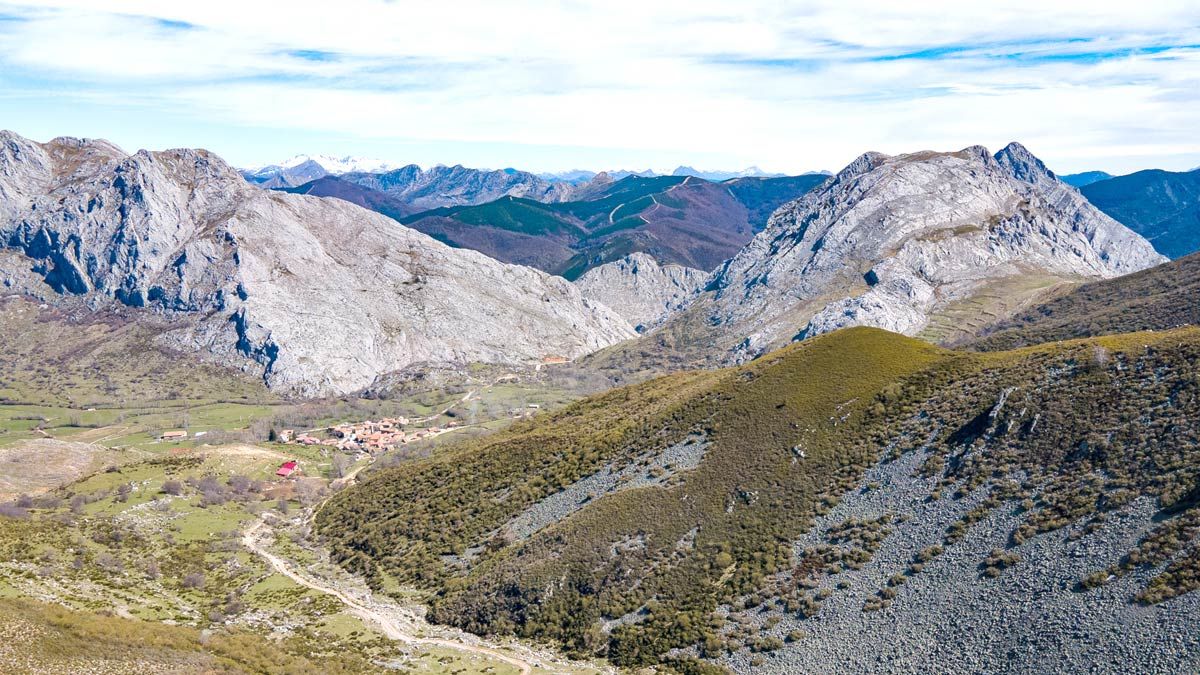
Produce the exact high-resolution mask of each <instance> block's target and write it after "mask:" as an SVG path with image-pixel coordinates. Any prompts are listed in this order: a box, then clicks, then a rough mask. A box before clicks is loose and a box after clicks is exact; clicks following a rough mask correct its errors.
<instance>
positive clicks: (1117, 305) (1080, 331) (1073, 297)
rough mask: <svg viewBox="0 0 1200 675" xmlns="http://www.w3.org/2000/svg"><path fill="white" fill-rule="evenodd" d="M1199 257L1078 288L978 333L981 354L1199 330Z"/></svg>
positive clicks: (973, 343)
mask: <svg viewBox="0 0 1200 675" xmlns="http://www.w3.org/2000/svg"><path fill="white" fill-rule="evenodd" d="M1198 294H1200V254H1192V255H1189V256H1185V257H1183V258H1180V259H1178V260H1174V261H1172V262H1169V263H1164V264H1162V265H1158V266H1157V267H1151V268H1150V269H1147V270H1142V271H1141V272H1136V273H1134V274H1129V275H1126V276H1123V277H1117V278H1115V279H1107V280H1104V281H1096V282H1092V283H1089V284H1084V285H1082V286H1079V287H1077V288H1075V289H1073V290H1072V291H1070V292H1068V293H1066V294H1065V295H1062V296H1061V297H1058V298H1055V299H1054V300H1051V301H1049V302H1046V303H1044V304H1041V305H1038V306H1036V307H1033V308H1031V309H1029V310H1027V311H1025V312H1022V313H1020V314H1018V315H1016V316H1014V317H1012V318H1011V319H1007V320H1004V321H1000V322H997V323H995V324H993V325H991V326H988V327H987V328H985V329H984V330H983V331H982V337H979V338H977V339H974V340H972V341H968V342H969V344H971V345H972V346H973V347H975V348H977V349H984V350H996V349H1011V348H1013V347H1021V346H1025V345H1030V344H1038V343H1041V342H1050V341H1052V340H1070V339H1072V338H1080V337H1087V336H1093V335H1109V334H1113V333H1128V332H1131V331H1140V330H1167V329H1171V328H1177V327H1179V326H1186V325H1198V324H1200V295H1198Z"/></svg>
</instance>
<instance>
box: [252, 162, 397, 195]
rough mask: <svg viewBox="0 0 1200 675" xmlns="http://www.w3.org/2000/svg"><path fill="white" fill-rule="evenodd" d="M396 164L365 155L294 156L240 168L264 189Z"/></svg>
mask: <svg viewBox="0 0 1200 675" xmlns="http://www.w3.org/2000/svg"><path fill="white" fill-rule="evenodd" d="M399 166H400V165H398V164H393V163H391V162H385V161H383V160H381V159H369V158H365V157H353V156H350V155H347V156H345V157H334V156H332V155H294V156H292V157H289V158H287V159H285V160H283V161H282V162H279V163H277V164H267V165H264V166H259V167H254V168H250V169H242V171H241V173H242V176H243V177H245V179H246V180H248V181H250V182H251V183H254V184H255V185H258V186H259V187H264V188H289V187H296V186H297V185H303V184H304V183H307V182H308V181H311V180H316V179H318V178H324V177H325V176H330V175H333V176H341V175H343V174H347V173H383V172H385V171H392V170H393V169H396V168H398V167H399Z"/></svg>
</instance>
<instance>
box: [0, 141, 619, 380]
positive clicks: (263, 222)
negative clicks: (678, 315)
mask: <svg viewBox="0 0 1200 675" xmlns="http://www.w3.org/2000/svg"><path fill="white" fill-rule="evenodd" d="M0 242H2V244H3V246H4V247H8V248H9V249H15V252H16V254H15V257H14V255H13V254H12V253H10V254H9V255H5V256H4V257H3V258H0V260H2V261H3V262H0V265H7V266H12V265H14V264H19V265H24V266H25V269H21V270H11V271H10V270H4V272H5V273H4V274H0V278H3V279H7V280H9V281H8V283H10V284H13V283H16V282H14V281H13V280H22V279H25V280H28V279H30V278H34V279H40V280H41V281H39V282H38V283H39V284H40V283H41V282H42V281H44V284H45V285H48V286H50V287H51V288H53V289H54V291H57V294H49V295H50V297H51V301H55V302H63V303H70V302H75V303H78V302H80V301H83V302H85V303H86V304H87V306H89V307H91V308H93V309H95V308H101V307H104V306H106V305H108V306H120V305H124V306H128V307H135V308H142V309H141V310H140V312H139V317H141V318H143V319H144V320H148V321H149V320H161V322H162V323H163V325H164V326H166V327H167V328H169V329H164V331H165V332H164V333H163V334H162V335H161V336H160V338H159V339H160V340H163V341H164V342H165V343H167V344H169V345H171V346H173V347H177V348H181V349H184V350H188V351H195V352H199V353H201V354H204V355H206V356H208V357H210V358H214V359H215V360H217V361H219V362H222V363H226V364H230V365H234V366H238V367H242V368H245V369H248V370H254V371H257V372H261V373H262V374H263V376H264V378H265V379H266V381H267V383H268V384H269V385H270V386H272V387H273V388H276V389H280V390H285V391H291V392H295V393H299V394H305V395H314V394H335V393H345V392H350V391H354V390H357V389H361V388H363V387H367V386H369V385H370V384H371V383H372V381H373V380H374V379H375V378H376V377H377V376H379V375H381V374H384V373H388V372H391V371H395V370H399V369H401V368H405V367H407V366H410V365H413V364H420V363H427V362H429V363H455V364H462V363H468V362H493V363H520V362H529V361H536V360H540V359H541V358H543V357H545V356H549V355H555V356H564V357H568V358H573V357H577V356H580V355H583V354H586V353H589V352H591V351H594V350H597V349H600V348H602V347H605V346H607V345H610V344H613V343H614V342H618V341H620V340H624V339H626V338H629V337H631V336H633V335H634V334H635V333H634V331H633V329H632V327H631V326H630V325H629V324H628V323H627V322H626V321H625V320H623V319H621V318H620V317H619V316H617V315H616V314H614V313H613V312H612V311H610V310H609V309H608V308H607V307H604V306H603V305H600V304H598V303H595V302H593V301H590V300H587V299H585V298H583V297H582V296H581V294H580V292H579V291H578V290H577V289H576V288H575V287H574V286H573V285H572V284H571V283H570V282H568V281H566V280H565V279H561V278H558V277H553V276H550V275H548V274H545V273H543V272H539V271H537V270H533V269H530V268H527V267H521V266H517V265H507V264H503V263H500V262H498V261H495V260H492V259H491V258H488V257H486V256H484V255H482V254H479V253H476V252H474V251H466V250H459V249H453V248H450V247H449V246H446V245H444V244H442V243H440V242H438V241H436V240H434V239H432V238H430V237H428V236H426V235H424V234H421V233H419V232H416V231H414V230H411V229H409V228H406V227H404V226H402V225H399V224H398V223H396V222H395V221H394V220H392V219H390V218H387V217H385V216H382V215H380V214H377V213H374V212H371V211H368V210H366V209H363V208H360V207H358V206H355V205H353V204H350V203H347V202H344V201H341V200H335V199H320V198H315V197H307V196H303V195H294V194H286V193H281V192H273V191H266V190H262V189H259V188H257V187H254V186H252V185H249V184H248V183H246V182H245V181H244V180H243V179H242V177H241V176H240V175H239V174H238V173H237V171H235V170H234V169H233V168H231V167H230V166H229V165H227V164H226V163H225V162H224V161H222V160H221V159H220V158H219V157H216V156H215V155H213V154H211V153H209V152H207V151H204V150H168V151H164V152H147V151H140V152H137V153H135V154H132V155H126V154H125V153H123V152H121V151H120V149H118V148H116V147H115V146H113V145H111V144H109V143H106V142H104V141H91V140H79V139H55V140H53V141H50V142H49V143H45V144H39V143H35V142H32V141H30V140H28V139H24V138H22V137H20V136H18V135H16V134H13V133H10V132H0ZM14 260H15V261H16V262H14ZM30 271H32V272H33V273H35V274H36V275H37V276H36V277H33V276H32V275H31V274H30ZM16 290H18V291H25V292H28V293H31V294H40V295H41V296H42V297H46V295H47V294H46V289H45V288H44V286H43V287H41V288H17V289H16Z"/></svg>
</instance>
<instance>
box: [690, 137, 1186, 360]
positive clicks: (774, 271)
mask: <svg viewBox="0 0 1200 675" xmlns="http://www.w3.org/2000/svg"><path fill="white" fill-rule="evenodd" d="M1162 260H1163V258H1162V256H1160V255H1158V254H1157V253H1156V252H1155V251H1154V250H1153V248H1152V247H1151V246H1150V244H1149V243H1148V242H1147V241H1146V240H1145V239H1142V238H1141V237H1140V236H1138V235H1137V234H1135V233H1133V232H1132V231H1130V230H1129V229H1128V228H1125V227H1124V226H1123V225H1121V224H1119V223H1117V222H1116V221H1114V220H1112V219H1111V218H1109V217H1107V216H1105V215H1104V214H1103V213H1100V212H1099V211H1097V210H1096V209H1095V208H1094V207H1092V205H1091V204H1089V203H1088V202H1087V200H1086V199H1084V198H1083V197H1082V196H1080V195H1079V193H1078V192H1076V191H1075V190H1073V189H1071V188H1069V187H1068V186H1066V185H1065V184H1063V183H1061V182H1059V181H1058V180H1057V179H1056V178H1054V175H1053V174H1052V173H1050V172H1049V171H1048V170H1047V169H1046V168H1045V165H1044V164H1042V162H1041V161H1040V160H1038V159H1037V158H1036V157H1034V156H1033V155H1032V154H1031V153H1029V151H1028V150H1026V149H1025V148H1023V147H1022V146H1020V145H1018V144H1012V145H1010V146H1008V147H1006V148H1005V149H1004V150H1002V151H1001V152H999V153H997V154H996V155H995V156H992V155H991V154H990V153H988V152H987V150H986V149H984V148H982V147H980V146H972V147H969V148H965V149H964V150H961V151H958V152H950V153H945V152H918V153H912V154H908V155H900V156H895V157H889V156H887V155H882V154H880V153H866V154H864V155H862V156H860V157H859V158H857V159H856V160H855V161H854V162H852V163H851V164H850V165H848V166H847V167H846V168H845V169H843V170H842V171H841V172H839V173H838V174H837V175H836V176H834V177H833V178H832V179H830V180H829V181H827V182H826V183H825V184H823V185H822V186H820V187H818V188H816V189H814V190H813V191H812V192H810V193H808V194H807V195H805V196H804V197H803V198H801V199H799V200H796V201H793V202H791V203H788V204H785V205H784V206H782V207H781V208H780V209H778V210H777V211H776V212H775V213H774V214H773V215H772V217H771V220H770V223H769V224H768V226H767V229H766V230H764V231H763V232H761V233H760V234H759V235H757V236H756V237H755V239H754V240H753V241H751V243H750V244H749V245H747V246H746V248H744V249H743V250H742V251H741V252H739V253H738V254H737V255H736V256H734V258H732V259H731V260H730V261H728V262H727V263H726V264H725V265H724V267H722V268H721V269H720V270H718V271H717V272H716V273H715V276H714V279H713V281H712V283H711V287H712V288H713V289H714V292H713V293H711V294H710V295H709V296H706V297H705V298H703V299H702V300H701V301H699V304H698V305H697V306H698V307H703V308H705V309H706V310H707V312H708V314H709V319H708V322H709V324H710V325H711V326H713V327H714V330H715V331H716V332H718V333H720V334H723V335H724V336H725V337H726V339H727V340H729V341H730V342H732V343H736V344H738V345H739V351H738V352H737V353H739V354H741V355H744V356H753V355H756V354H758V353H761V352H762V351H763V350H764V349H768V348H771V347H774V346H778V345H780V344H782V343H784V342H786V341H788V340H790V339H792V338H793V337H795V336H800V337H804V336H808V335H814V334H817V333H822V332H826V331H830V330H834V329H836V328H840V327H843V326H850V325H871V326H876V327H881V328H886V329H888V330H892V331H896V332H901V333H906V334H910V335H915V334H919V333H922V331H933V333H930V335H929V336H930V337H934V338H939V337H944V336H943V335H942V333H943V332H946V331H950V332H953V331H954V330H958V329H959V328H958V327H956V325H955V322H953V321H948V320H944V319H943V318H942V317H943V316H948V315H947V314H946V313H947V312H950V313H953V312H954V311H956V310H955V309H954V308H955V307H957V306H960V305H963V304H964V303H967V302H969V301H971V299H972V298H974V297H976V296H978V295H980V294H983V293H986V292H987V291H988V289H995V288H998V287H1003V291H1002V292H1001V291H997V292H996V293H994V294H993V295H994V297H995V298H998V299H996V300H994V301H993V300H989V302H991V303H992V304H994V305H995V307H992V308H989V311H993V312H998V313H1003V312H1007V311H1012V310H1010V309H1009V305H1010V304H1014V308H1013V309H1015V306H1016V305H1019V304H1020V303H1021V302H1023V301H1025V300H1028V299H1030V298H1031V297H1032V296H1033V295H1036V293H1038V292H1040V291H1044V290H1045V289H1046V288H1050V287H1053V286H1054V285H1056V284H1058V283H1062V282H1065V281H1075V280H1081V279H1094V278H1105V277H1112V276H1116V275H1119V274H1125V273H1128V272H1132V271H1136V270H1138V269H1142V268H1145V267H1149V266H1151V265H1154V264H1157V263H1159V262H1161V261H1162ZM1034 280H1037V281H1038V282H1037V283H1034ZM989 297H992V296H989ZM975 314H976V315H978V314H979V312H978V309H977V310H976V312H975ZM943 323H945V324H946V325H945V326H943ZM934 333H936V334H934ZM704 339H709V338H704Z"/></svg>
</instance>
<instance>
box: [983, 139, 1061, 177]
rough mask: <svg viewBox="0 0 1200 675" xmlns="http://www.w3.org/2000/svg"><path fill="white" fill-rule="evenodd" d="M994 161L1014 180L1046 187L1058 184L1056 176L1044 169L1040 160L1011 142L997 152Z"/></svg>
mask: <svg viewBox="0 0 1200 675" xmlns="http://www.w3.org/2000/svg"><path fill="white" fill-rule="evenodd" d="M995 157H996V161H997V162H999V164H1000V166H1002V167H1004V168H1005V169H1006V170H1007V171H1008V172H1009V173H1011V174H1012V175H1013V176H1014V177H1015V178H1017V179H1019V180H1023V181H1025V182H1026V183H1033V184H1035V185H1041V186H1043V187H1048V186H1050V185H1053V184H1056V183H1058V182H1059V180H1058V176H1055V175H1054V172H1053V171H1051V170H1050V169H1048V168H1046V165H1045V164H1044V163H1043V162H1042V160H1040V159H1038V158H1037V157H1035V156H1034V154H1033V153H1032V152H1030V151H1029V150H1028V149H1026V147H1025V146H1023V145H1021V144H1020V143H1017V142H1016V141H1013V142H1012V143H1009V144H1008V145H1006V146H1004V149H1002V150H1001V151H1000V152H997V153H996V155H995Z"/></svg>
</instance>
